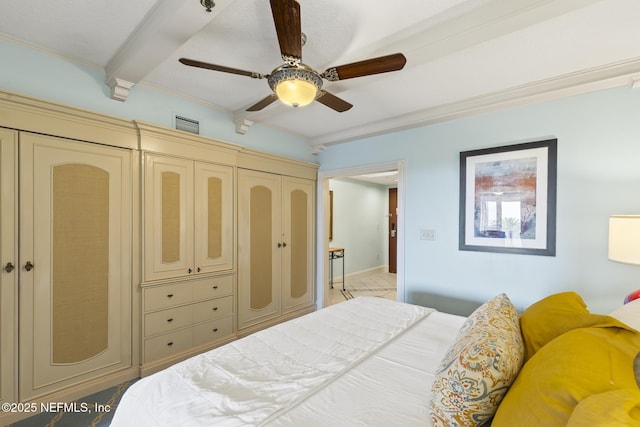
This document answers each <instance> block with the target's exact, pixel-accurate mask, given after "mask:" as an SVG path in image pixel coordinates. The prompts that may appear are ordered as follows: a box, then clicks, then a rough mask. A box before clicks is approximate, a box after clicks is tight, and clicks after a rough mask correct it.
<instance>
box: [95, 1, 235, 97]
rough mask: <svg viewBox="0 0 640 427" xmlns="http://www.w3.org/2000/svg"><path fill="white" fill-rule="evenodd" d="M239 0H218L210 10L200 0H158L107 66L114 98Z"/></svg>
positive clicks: (124, 94) (123, 94) (125, 91)
mask: <svg viewBox="0 0 640 427" xmlns="http://www.w3.org/2000/svg"><path fill="white" fill-rule="evenodd" d="M233 1H236V0H218V1H217V2H216V6H215V8H214V9H213V10H212V12H211V13H207V12H206V11H205V9H204V8H203V7H202V5H200V4H199V1H198V0H158V2H157V3H156V5H155V6H154V7H153V8H152V9H151V11H149V13H148V14H147V16H146V17H145V18H144V20H143V21H142V22H141V24H140V25H139V26H138V27H137V28H136V30H135V31H134V32H133V33H132V34H131V35H130V36H129V38H128V39H127V41H126V42H125V43H124V44H123V45H122V46H121V47H120V49H119V50H118V52H116V54H115V55H114V56H113V58H111V60H110V61H109V63H108V64H107V65H106V67H105V74H106V84H107V85H108V86H109V87H110V88H111V98H113V99H116V100H118V101H125V100H126V99H127V97H128V95H129V90H130V89H131V88H132V87H133V86H134V85H136V84H137V83H139V82H140V81H142V80H143V79H144V78H145V77H146V76H147V75H148V74H149V73H151V72H152V71H153V70H154V69H155V68H156V67H157V66H158V65H160V64H161V63H162V62H163V61H164V60H165V59H166V58H167V57H168V56H169V55H171V54H172V53H173V52H175V51H176V49H178V48H179V47H180V46H182V45H183V44H184V43H186V42H187V41H188V40H189V39H190V38H191V37H193V35H194V34H196V33H197V32H198V31H200V30H201V29H202V28H203V27H205V26H206V25H207V24H209V23H210V22H211V20H212V19H214V18H215V17H216V16H217V15H218V14H220V12H221V11H222V10H223V9H224V8H225V7H227V6H228V5H229V4H231V3H232V2H233Z"/></svg>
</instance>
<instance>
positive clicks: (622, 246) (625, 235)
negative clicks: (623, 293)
mask: <svg viewBox="0 0 640 427" xmlns="http://www.w3.org/2000/svg"><path fill="white" fill-rule="evenodd" d="M609 259H610V260H611V261H617V262H623V263H625V264H635V265H638V264H640V215H614V216H611V217H609ZM638 297H640V291H634V292H631V293H630V294H629V295H627V297H626V298H625V301H624V302H625V304H626V303H628V302H629V301H632V300H634V299H636V298H638Z"/></svg>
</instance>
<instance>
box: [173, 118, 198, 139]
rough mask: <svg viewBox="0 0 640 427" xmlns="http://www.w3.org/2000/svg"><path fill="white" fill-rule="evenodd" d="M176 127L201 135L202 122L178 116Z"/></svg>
mask: <svg viewBox="0 0 640 427" xmlns="http://www.w3.org/2000/svg"><path fill="white" fill-rule="evenodd" d="M176 129H178V130H183V131H185V132H191V133H195V134H196V135H200V122H199V121H197V120H193V119H188V118H186V117H182V116H176Z"/></svg>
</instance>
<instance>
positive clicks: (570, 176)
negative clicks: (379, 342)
mask: <svg viewBox="0 0 640 427" xmlns="http://www.w3.org/2000/svg"><path fill="white" fill-rule="evenodd" d="M549 137H556V138H557V139H558V187H557V188H558V202H557V255H556V256H555V257H542V256H531V255H513V254H494V253H482V252H466V251H459V250H458V195H459V188H458V186H459V176H458V169H459V166H458V164H459V153H460V152H461V151H466V150H471V149H478V148H487V147H495V146H501V145H508V144H513V143H519V142H526V141H533V140H540V139H546V138H549ZM401 159H404V160H406V210H405V212H406V216H405V218H406V222H405V224H406V225H405V232H406V240H405V242H406V243H405V285H406V296H407V301H409V302H418V303H422V304H428V300H426V298H425V297H424V294H426V293H436V294H443V295H449V296H455V297H459V298H464V299H470V300H476V301H484V300H486V299H488V298H490V297H492V296H494V295H496V294H498V293H501V292H506V293H507V294H508V295H509V296H510V298H511V299H512V301H513V302H514V303H515V304H516V306H517V307H518V308H520V309H522V308H524V307H526V306H528V305H529V304H531V303H532V302H535V301H536V300H538V299H540V298H542V297H544V296H546V295H548V294H551V293H555V292H560V291H565V290H574V291H577V292H578V293H579V294H580V295H582V296H583V298H584V299H585V301H586V302H587V304H588V305H589V308H590V309H591V310H592V311H594V312H601V313H607V312H609V311H610V310H611V309H613V308H615V307H617V306H619V305H621V303H622V300H623V298H624V296H625V295H626V294H627V293H629V292H630V291H631V290H634V289H637V288H640V266H630V265H624V264H619V263H614V262H611V261H609V260H608V259H607V227H608V222H607V221H608V217H609V215H612V214H638V213H640V90H638V89H635V90H634V89H631V88H618V89H610V90H605V91H600V92H596V93H591V94H585V95H580V96H574V97H570V98H565V99H561V100H555V101H549V102H544V103H539V104H535V105H529V106H524V107H519V108H513V109H510V110H506V111H500V112H494V113H488V114H482V115H478V116H474V117H471V118H465V119H459V120H455V121H450V122H445V123H441V124H436V125H432V126H426V127H422V128H416V129H411V130H406V131H402V132H396V133H393V134H389V135H384V136H379V137H372V138H368V139H364V140H359V141H354V142H350V143H347V144H340V145H336V146H332V147H330V148H329V149H327V150H326V151H324V152H323V153H322V154H321V155H320V164H321V170H336V169H343V168H349V167H354V166H359V165H366V164H372V163H379V162H388V161H392V160H401ZM421 228H429V229H435V230H436V241H433V242H432V241H422V240H420V239H419V233H420V229H421Z"/></svg>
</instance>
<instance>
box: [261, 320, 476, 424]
mask: <svg viewBox="0 0 640 427" xmlns="http://www.w3.org/2000/svg"><path fill="white" fill-rule="evenodd" d="M465 319H466V318H465V317H462V316H456V315H453V314H447V313H440V312H434V313H432V314H430V315H429V316H428V317H426V318H424V319H422V320H421V321H420V322H418V323H417V324H416V325H415V326H413V327H412V328H410V329H408V330H407V331H406V332H405V333H404V334H402V335H400V336H398V337H397V338H395V339H394V340H393V341H392V342H391V343H388V344H387V345H385V346H384V347H382V348H381V349H379V350H378V351H377V352H375V353H374V354H373V355H371V356H370V357H368V358H367V359H366V360H364V361H363V362H362V363H360V364H358V365H357V366H355V367H354V368H353V369H351V370H349V371H348V372H346V373H345V374H343V375H341V376H340V377H338V378H336V379H335V380H334V381H332V382H331V383H330V384H328V385H327V386H326V387H324V388H323V389H322V390H319V391H318V392H317V393H315V394H313V395H311V396H309V397H308V398H307V399H306V400H304V401H303V402H301V403H299V404H297V405H295V406H292V407H290V408H289V409H288V411H287V412H286V413H283V414H280V415H279V416H278V418H277V419H274V420H269V421H268V422H266V423H265V424H264V425H266V426H269V427H282V426H289V427H291V426H305V427H320V426H331V427H340V426H343V427H358V426H363V427H364V426H366V427H375V426H380V427H388V426H403V427H412V426H416V427H417V426H422V427H425V426H432V423H431V417H430V414H429V397H430V393H431V384H432V383H433V375H434V373H435V371H436V369H437V368H438V366H439V365H440V361H441V360H442V358H443V357H444V354H445V353H446V352H447V350H448V349H449V347H450V346H451V345H452V344H453V341H454V339H455V336H456V333H457V331H458V329H460V327H461V326H462V324H463V323H464V321H465Z"/></svg>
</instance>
